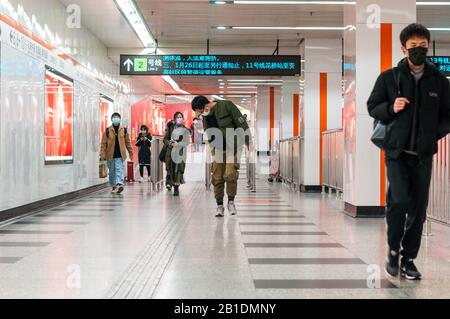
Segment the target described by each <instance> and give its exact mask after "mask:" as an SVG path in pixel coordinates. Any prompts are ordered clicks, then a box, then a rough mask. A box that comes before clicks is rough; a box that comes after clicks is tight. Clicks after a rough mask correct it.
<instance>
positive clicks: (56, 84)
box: [45, 67, 73, 164]
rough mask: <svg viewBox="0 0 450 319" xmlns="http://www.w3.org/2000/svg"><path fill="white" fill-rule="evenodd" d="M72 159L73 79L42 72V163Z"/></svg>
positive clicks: (51, 70) (54, 73) (66, 161)
mask: <svg viewBox="0 0 450 319" xmlns="http://www.w3.org/2000/svg"><path fill="white" fill-rule="evenodd" d="M71 163H73V80H71V79H69V78H68V77H66V76H64V75H63V74H61V73H59V72H57V71H55V70H53V69H51V68H49V67H47V69H46V72H45V164H71Z"/></svg>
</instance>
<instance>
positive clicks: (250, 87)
mask: <svg viewBox="0 0 450 319" xmlns="http://www.w3.org/2000/svg"><path fill="white" fill-rule="evenodd" d="M228 89H257V87H256V86H229V87H228Z"/></svg>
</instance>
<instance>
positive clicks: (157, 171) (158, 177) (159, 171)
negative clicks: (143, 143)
mask: <svg viewBox="0 0 450 319" xmlns="http://www.w3.org/2000/svg"><path fill="white" fill-rule="evenodd" d="M163 146H164V140H163V139H162V138H160V137H154V138H153V141H152V144H151V152H152V160H151V165H150V170H151V174H150V182H151V184H152V189H153V190H160V189H161V188H162V187H163V186H164V163H162V162H161V161H160V160H159V153H161V150H162V148H163Z"/></svg>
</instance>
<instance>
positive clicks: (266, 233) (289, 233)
mask: <svg viewBox="0 0 450 319" xmlns="http://www.w3.org/2000/svg"><path fill="white" fill-rule="evenodd" d="M242 235H247V236H252V235H256V236H258V235H261V236H272V235H278V236H295V235H301V236H308V235H313V236H314V235H327V233H326V232H322V231H243V232H242Z"/></svg>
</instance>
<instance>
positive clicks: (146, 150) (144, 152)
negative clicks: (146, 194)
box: [136, 125, 152, 183]
mask: <svg viewBox="0 0 450 319" xmlns="http://www.w3.org/2000/svg"><path fill="white" fill-rule="evenodd" d="M151 143H152V136H151V135H150V134H149V132H148V127H147V126H146V125H142V126H141V132H140V133H139V135H138V137H137V141H136V146H137V147H138V149H139V153H138V157H139V158H138V159H139V173H140V174H141V178H140V179H139V183H142V182H143V181H144V167H147V173H148V181H149V182H150V164H151V151H150V148H151Z"/></svg>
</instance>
